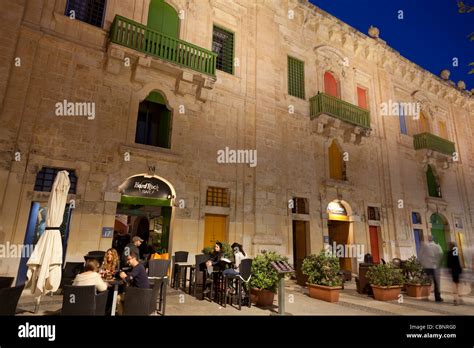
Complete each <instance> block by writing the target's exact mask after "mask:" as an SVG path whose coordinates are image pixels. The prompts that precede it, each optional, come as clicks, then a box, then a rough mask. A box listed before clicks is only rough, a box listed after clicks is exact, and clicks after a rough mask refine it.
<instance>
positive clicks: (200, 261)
mask: <svg viewBox="0 0 474 348" xmlns="http://www.w3.org/2000/svg"><path fill="white" fill-rule="evenodd" d="M208 258H209V257H208V256H207V255H205V254H198V255H196V256H195V257H194V259H195V264H194V267H193V268H191V275H190V278H191V279H190V282H189V293H191V291H192V293H193V296H194V297H196V298H197V296H196V293H199V296H198V297H200V299H202V292H203V291H204V279H205V277H204V272H205V266H204V263H205V262H206V261H207V259H208ZM201 267H203V268H201Z"/></svg>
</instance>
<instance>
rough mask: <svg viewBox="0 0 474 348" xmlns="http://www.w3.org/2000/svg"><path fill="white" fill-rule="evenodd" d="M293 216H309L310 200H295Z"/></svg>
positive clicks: (296, 198) (298, 198)
mask: <svg viewBox="0 0 474 348" xmlns="http://www.w3.org/2000/svg"><path fill="white" fill-rule="evenodd" d="M292 212H293V214H309V207H308V200H307V199H306V198H301V197H294V198H293V209H292Z"/></svg>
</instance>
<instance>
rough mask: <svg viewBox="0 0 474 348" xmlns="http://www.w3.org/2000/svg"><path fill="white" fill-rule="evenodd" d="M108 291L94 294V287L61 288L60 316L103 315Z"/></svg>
mask: <svg viewBox="0 0 474 348" xmlns="http://www.w3.org/2000/svg"><path fill="white" fill-rule="evenodd" d="M107 294H108V291H103V292H101V293H98V294H96V289H95V286H94V285H87V286H73V285H65V286H64V288H63V307H62V309H61V315H91V316H92V315H105V306H106V304H107Z"/></svg>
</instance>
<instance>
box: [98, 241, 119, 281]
mask: <svg viewBox="0 0 474 348" xmlns="http://www.w3.org/2000/svg"><path fill="white" fill-rule="evenodd" d="M119 260H120V259H119V256H118V253H117V250H115V249H113V248H110V249H109V250H107V251H106V253H105V257H104V262H103V263H102V267H101V270H102V272H104V277H105V278H111V277H113V275H114V274H115V273H116V272H117V271H118V270H119Z"/></svg>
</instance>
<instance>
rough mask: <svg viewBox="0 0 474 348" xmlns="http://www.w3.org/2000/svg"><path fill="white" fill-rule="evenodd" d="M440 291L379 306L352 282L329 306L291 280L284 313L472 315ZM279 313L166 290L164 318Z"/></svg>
mask: <svg viewBox="0 0 474 348" xmlns="http://www.w3.org/2000/svg"><path fill="white" fill-rule="evenodd" d="M441 290H442V293H441V295H442V297H443V298H444V302H442V303H436V302H435V301H434V295H433V293H431V295H430V297H429V299H428V300H419V299H414V298H411V297H408V296H406V295H405V296H402V298H401V300H398V301H389V302H381V301H376V300H374V299H373V298H372V297H369V296H367V295H360V294H358V293H357V291H356V287H355V281H354V280H352V281H350V282H346V283H345V287H344V290H342V291H341V294H340V299H339V302H337V303H328V302H324V301H320V300H316V299H313V298H310V297H309V296H308V290H307V288H306V287H301V286H299V285H297V284H296V283H295V282H294V281H292V280H287V281H286V283H285V310H286V311H285V312H286V314H288V315H349V316H350V315H377V316H380V315H474V291H472V289H471V286H470V285H468V284H464V285H463V286H462V288H461V292H462V294H464V296H463V300H464V304H462V305H458V306H455V305H454V304H453V295H452V282H451V281H450V279H449V275H448V274H447V273H445V272H444V274H443V276H442V278H441ZM61 303H62V296H61V295H53V296H44V297H43V299H42V302H41V306H40V311H39V312H38V313H37V314H36V315H54V314H57V312H58V311H59V310H60V308H61ZM33 310H34V303H33V298H32V297H31V295H29V294H28V291H25V292H24V293H23V295H22V297H21V298H20V302H19V304H18V309H17V315H35V314H33ZM277 313H278V296H275V301H274V303H273V306H271V307H267V308H260V307H256V306H252V307H251V308H248V307H242V310H240V311H239V310H238V309H236V308H234V307H231V306H229V305H227V306H226V307H225V308H224V307H222V306H220V305H218V304H216V303H213V302H209V301H207V300H202V301H199V300H196V299H195V298H194V297H192V296H190V295H188V294H187V293H184V292H183V291H182V290H175V289H170V288H168V295H167V306H166V315H174V316H180V315H183V316H184V315H186V316H193V315H213V316H214V315H275V314H277Z"/></svg>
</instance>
